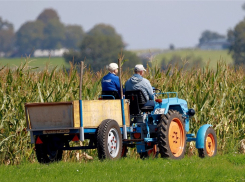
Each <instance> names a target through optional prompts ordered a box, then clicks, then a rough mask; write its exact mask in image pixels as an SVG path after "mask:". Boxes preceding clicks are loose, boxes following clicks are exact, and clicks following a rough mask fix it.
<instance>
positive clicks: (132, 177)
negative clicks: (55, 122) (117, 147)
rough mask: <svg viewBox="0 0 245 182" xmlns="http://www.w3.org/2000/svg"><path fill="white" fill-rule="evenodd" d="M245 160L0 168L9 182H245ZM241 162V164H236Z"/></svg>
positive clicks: (220, 158) (132, 161) (1, 176)
mask: <svg viewBox="0 0 245 182" xmlns="http://www.w3.org/2000/svg"><path fill="white" fill-rule="evenodd" d="M244 158H245V156H244V155H235V156H233V155H221V156H216V157H213V158H205V159H200V158H198V157H196V156H194V157H185V158H184V159H182V160H168V159H161V158H158V159H146V160H141V159H135V158H125V159H121V160H117V161H99V160H97V159H95V160H94V161H91V162H84V161H83V162H59V163H52V164H49V165H41V164H38V163H36V162H35V163H24V164H20V165H10V166H5V165H1V166H0V179H1V181H2V182H5V181H6V182H7V181H10V180H11V181H181V182H182V181H222V182H223V181H244V180H245V170H244V165H245V160H244ZM237 161H239V162H237Z"/></svg>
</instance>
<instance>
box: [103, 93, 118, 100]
mask: <svg viewBox="0 0 245 182" xmlns="http://www.w3.org/2000/svg"><path fill="white" fill-rule="evenodd" d="M101 95H102V96H101V97H102V99H109V100H110V99H120V97H119V94H118V92H117V91H102V94H101Z"/></svg>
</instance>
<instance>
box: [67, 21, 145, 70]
mask: <svg viewBox="0 0 245 182" xmlns="http://www.w3.org/2000/svg"><path fill="white" fill-rule="evenodd" d="M123 49H124V43H123V41H122V38H121V36H120V35H119V34H117V33H116V31H115V29H114V28H113V27H111V26H109V25H105V24H99V25H96V26H95V27H94V28H93V29H92V30H90V31H89V32H88V33H87V35H86V36H85V37H84V39H83V41H82V43H81V46H80V51H79V52H74V51H72V52H70V53H68V54H65V55H64V57H65V59H66V61H74V62H75V63H77V62H78V63H79V62H80V61H81V60H84V58H85V57H86V63H87V64H88V65H90V67H91V69H93V70H94V71H98V70H100V69H102V68H104V67H105V66H106V65H107V64H109V63H111V62H117V58H118V53H120V52H121V50H123ZM123 53H124V54H125V59H128V60H129V61H126V62H125V65H124V67H126V66H130V67H132V66H134V64H135V63H140V62H141V61H140V59H139V58H138V57H137V56H136V55H135V54H133V53H131V52H129V51H123Z"/></svg>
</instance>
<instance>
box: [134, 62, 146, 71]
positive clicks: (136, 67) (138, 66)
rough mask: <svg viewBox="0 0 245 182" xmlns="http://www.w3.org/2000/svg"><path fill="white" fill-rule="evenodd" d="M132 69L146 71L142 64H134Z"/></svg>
mask: <svg viewBox="0 0 245 182" xmlns="http://www.w3.org/2000/svg"><path fill="white" fill-rule="evenodd" d="M134 70H135V71H146V69H145V68H144V66H143V65H142V64H137V65H135V67H134Z"/></svg>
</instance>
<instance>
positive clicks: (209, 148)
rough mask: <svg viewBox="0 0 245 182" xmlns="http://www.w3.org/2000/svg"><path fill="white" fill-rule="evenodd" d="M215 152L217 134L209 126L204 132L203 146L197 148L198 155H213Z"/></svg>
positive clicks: (202, 156)
mask: <svg viewBox="0 0 245 182" xmlns="http://www.w3.org/2000/svg"><path fill="white" fill-rule="evenodd" d="M216 153H217V136H216V134H215V131H214V129H213V128H212V127H209V128H208V129H207V131H206V133H205V138H204V148H203V149H198V154H199V157H201V158H204V157H213V156H215V155H216Z"/></svg>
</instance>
